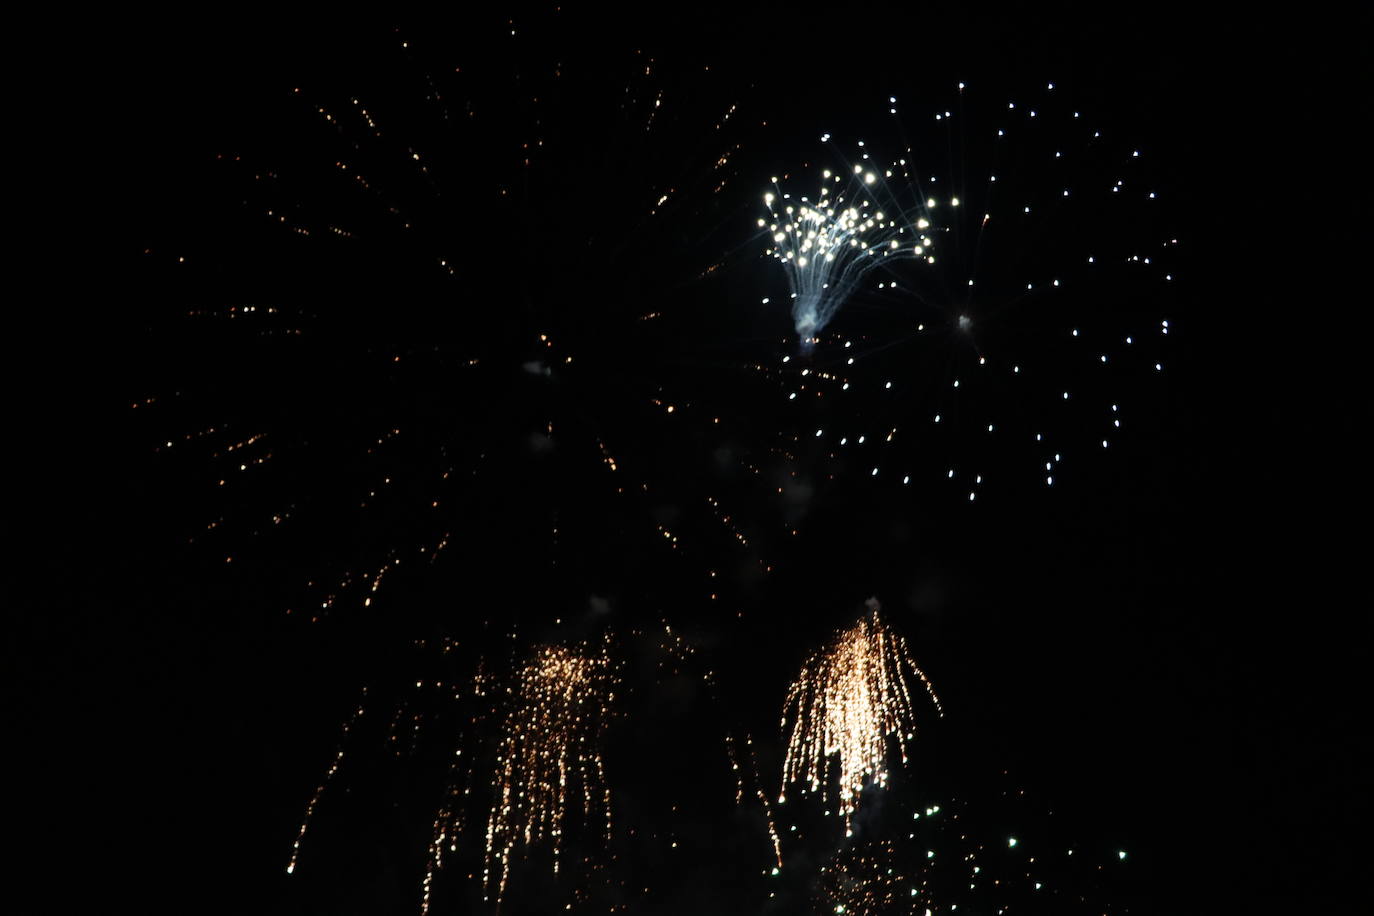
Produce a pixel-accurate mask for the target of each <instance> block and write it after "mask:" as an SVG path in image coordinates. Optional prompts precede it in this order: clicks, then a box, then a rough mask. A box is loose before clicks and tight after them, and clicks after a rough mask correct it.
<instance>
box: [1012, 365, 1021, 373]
mask: <svg viewBox="0 0 1374 916" xmlns="http://www.w3.org/2000/svg"><path fill="white" fill-rule="evenodd" d="M1011 371H1012V372H1017V373H1019V372H1020V371H1021V367H1020V366H1012V367H1011Z"/></svg>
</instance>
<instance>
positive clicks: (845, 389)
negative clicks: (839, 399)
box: [840, 382, 849, 391]
mask: <svg viewBox="0 0 1374 916" xmlns="http://www.w3.org/2000/svg"><path fill="white" fill-rule="evenodd" d="M840 390H841V391H848V390H849V383H848V382H845V383H844V384H843V385H841V386H840Z"/></svg>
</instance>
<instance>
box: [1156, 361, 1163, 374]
mask: <svg viewBox="0 0 1374 916" xmlns="http://www.w3.org/2000/svg"><path fill="white" fill-rule="evenodd" d="M1163 368H1164V367H1163V366H1161V365H1160V364H1159V363H1155V371H1156V372H1158V371H1159V370H1161V369H1163Z"/></svg>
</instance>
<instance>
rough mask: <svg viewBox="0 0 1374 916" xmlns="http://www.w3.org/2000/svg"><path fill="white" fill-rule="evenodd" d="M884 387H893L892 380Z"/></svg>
mask: <svg viewBox="0 0 1374 916" xmlns="http://www.w3.org/2000/svg"><path fill="white" fill-rule="evenodd" d="M883 387H884V388H891V387H892V383H891V382H888V383H887V384H886V385H884V386H883Z"/></svg>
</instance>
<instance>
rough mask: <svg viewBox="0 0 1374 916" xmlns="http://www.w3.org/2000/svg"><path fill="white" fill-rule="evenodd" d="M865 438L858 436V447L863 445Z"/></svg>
mask: <svg viewBox="0 0 1374 916" xmlns="http://www.w3.org/2000/svg"><path fill="white" fill-rule="evenodd" d="M865 438H866V437H864V436H860V437H859V444H860V445H863V444H864V439H865Z"/></svg>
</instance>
